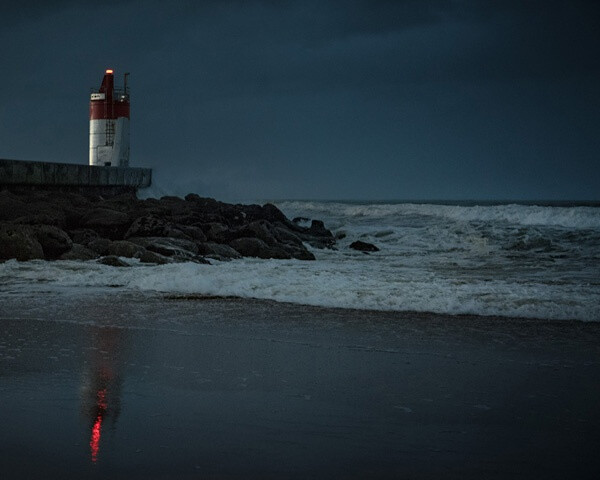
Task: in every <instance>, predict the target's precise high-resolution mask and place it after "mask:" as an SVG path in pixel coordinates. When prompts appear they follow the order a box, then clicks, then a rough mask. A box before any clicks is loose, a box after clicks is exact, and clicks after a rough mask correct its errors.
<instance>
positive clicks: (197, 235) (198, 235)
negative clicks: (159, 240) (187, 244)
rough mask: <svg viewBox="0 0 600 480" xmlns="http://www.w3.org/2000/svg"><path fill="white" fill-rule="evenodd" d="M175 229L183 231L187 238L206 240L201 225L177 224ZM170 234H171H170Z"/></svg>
mask: <svg viewBox="0 0 600 480" xmlns="http://www.w3.org/2000/svg"><path fill="white" fill-rule="evenodd" d="M175 229H177V230H179V231H180V232H182V233H183V234H184V235H185V236H186V237H187V238H189V239H191V240H194V241H196V242H206V235H204V232H203V231H202V229H201V228H200V227H194V226H192V225H180V224H177V225H175ZM168 236H170V235H168Z"/></svg>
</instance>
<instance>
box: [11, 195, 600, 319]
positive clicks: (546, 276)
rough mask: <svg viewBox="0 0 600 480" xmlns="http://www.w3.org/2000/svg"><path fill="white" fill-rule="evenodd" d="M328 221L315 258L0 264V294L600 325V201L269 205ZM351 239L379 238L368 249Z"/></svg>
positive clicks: (304, 218)
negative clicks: (213, 301)
mask: <svg viewBox="0 0 600 480" xmlns="http://www.w3.org/2000/svg"><path fill="white" fill-rule="evenodd" d="M273 203H275V204H276V205H277V206H278V207H279V208H280V209H281V210H282V211H283V212H284V213H285V214H286V215H287V216H288V217H289V218H290V219H292V218H297V217H300V220H299V221H300V222H301V223H304V224H306V225H309V224H310V221H311V220H312V219H319V220H322V221H324V223H325V226H326V227H327V228H329V229H330V230H331V231H332V232H333V234H334V235H335V236H336V237H337V238H338V240H337V243H336V246H335V248H333V249H316V248H312V247H310V246H309V249H310V250H311V251H312V252H313V253H314V255H315V257H316V261H300V260H260V259H253V258H244V259H240V260H232V261H211V263H212V264H211V265H200V264H196V263H178V264H169V265H147V264H142V263H139V262H138V261H137V260H132V259H126V261H127V262H128V263H129V264H130V265H131V268H115V267H110V266H106V265H100V264H98V263H96V262H94V261H88V262H74V261H61V262H46V261H31V262H17V261H14V260H11V261H7V262H4V263H1V264H0V295H12V296H13V298H14V296H22V297H23V298H27V297H28V296H29V297H30V296H39V295H43V296H47V297H48V298H50V297H51V296H53V295H57V294H60V295H66V296H82V295H107V294H108V295H119V294H120V293H127V294H128V295H131V294H141V295H150V296H153V295H158V296H161V295H162V296H165V295H167V296H168V295H183V296H186V295H188V296H189V295H195V296H222V297H241V298H252V299H265V300H272V301H276V302H289V303H293V304H298V305H312V306H321V307H334V308H335V307H339V308H349V309H358V310H382V311H395V312H426V313H434V314H442V315H463V314H468V315H482V316H496V317H510V318H515V317H522V318H539V319H552V320H581V321H590V322H596V321H600V203H577V202H537V203H518V202H414V201H397V202H360V201H343V202H342V201H327V202H324V201H297V200H294V201H289V200H284V201H275V202H273ZM356 240H362V241H364V242H369V243H372V244H374V245H376V246H377V247H378V248H379V251H377V252H373V253H363V252H360V251H355V250H353V249H351V248H350V247H349V246H350V244H351V243H352V242H354V241H356Z"/></svg>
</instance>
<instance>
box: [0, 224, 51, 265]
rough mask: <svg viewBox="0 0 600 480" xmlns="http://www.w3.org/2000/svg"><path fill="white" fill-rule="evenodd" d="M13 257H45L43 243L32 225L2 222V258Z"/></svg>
mask: <svg viewBox="0 0 600 480" xmlns="http://www.w3.org/2000/svg"><path fill="white" fill-rule="evenodd" d="M11 258H16V259H17V260H19V261H26V260H34V259H42V258H44V250H43V249H42V245H41V244H40V242H39V241H38V239H37V238H36V236H35V234H34V232H33V230H32V229H31V227H28V226H25V225H12V224H0V260H9V259H11Z"/></svg>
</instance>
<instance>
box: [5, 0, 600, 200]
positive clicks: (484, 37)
mask: <svg viewBox="0 0 600 480" xmlns="http://www.w3.org/2000/svg"><path fill="white" fill-rule="evenodd" d="M7 4H9V2H2V6H1V7H0V40H1V44H2V48H0V60H1V70H0V71H1V72H2V76H1V78H2V80H1V87H0V158H16V159H27V160H48V161H64V162H69V163H87V157H88V102H89V91H90V90H89V89H90V87H98V86H99V84H100V81H101V79H102V75H103V73H104V70H105V69H106V68H114V69H115V73H116V76H117V79H118V83H121V81H122V80H121V75H122V73H124V72H126V71H127V72H131V76H130V85H131V93H132V107H131V108H132V124H131V146H132V157H131V163H132V165H134V166H151V167H153V168H154V169H155V179H156V182H157V184H158V186H159V187H161V188H162V189H164V190H165V191H166V192H169V193H175V194H185V193H187V192H190V191H195V192H198V193H200V194H203V195H209V196H214V197H216V198H220V199H226V200H232V199H281V198H314V199H382V200H385V199H588V200H599V199H600V155H599V153H600V81H599V80H600V27H599V25H600V2H598V1H588V2H584V1H576V0H569V1H564V2H553V1H527V0H520V1H516V0H515V1H511V0H507V1H468V0H464V1H461V0H455V1H435V0H415V1H395V2H394V1H383V0H370V1H366V0H365V1H327V0H318V1H312V0H303V1H274V0H273V1H267V0H264V1H258V0H256V1H252V0H247V1H241V0H239V1H233V0H231V1H204V2H202V1H198V2H192V1H173V2H165V1H152V0H150V1H104V2H98V1H94V2H91V1H68V0H63V1H53V2H47V1H42V0H40V1H27V0H25V1H19V2H10V5H11V6H6V5H7Z"/></svg>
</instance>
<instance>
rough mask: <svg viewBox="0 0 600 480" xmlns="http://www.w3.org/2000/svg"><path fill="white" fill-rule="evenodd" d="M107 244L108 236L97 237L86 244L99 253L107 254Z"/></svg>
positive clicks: (108, 242) (108, 243)
mask: <svg viewBox="0 0 600 480" xmlns="http://www.w3.org/2000/svg"><path fill="white" fill-rule="evenodd" d="M109 245H110V240H109V239H108V238H97V239H96V240H92V241H91V242H89V243H88V244H87V245H86V246H87V247H88V248H89V249H90V250H93V251H94V252H96V253H98V254H99V255H108V247H109Z"/></svg>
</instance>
